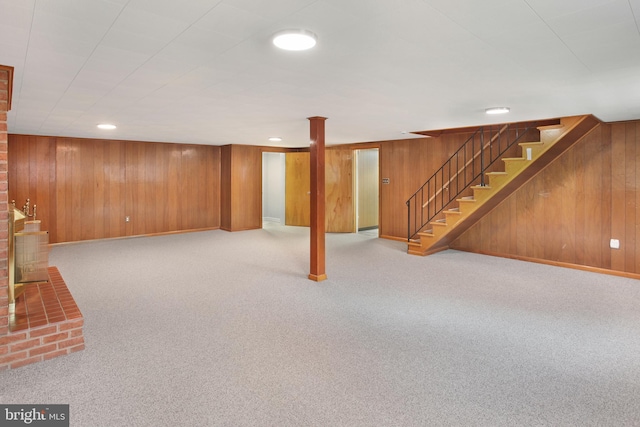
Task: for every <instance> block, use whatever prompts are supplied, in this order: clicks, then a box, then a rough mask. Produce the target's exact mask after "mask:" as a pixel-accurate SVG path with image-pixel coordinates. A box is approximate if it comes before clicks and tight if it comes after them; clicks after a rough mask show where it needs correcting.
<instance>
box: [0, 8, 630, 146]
mask: <svg viewBox="0 0 640 427" xmlns="http://www.w3.org/2000/svg"><path fill="white" fill-rule="evenodd" d="M289 28H303V29H306V30H309V31H312V32H314V33H316V34H317V36H318V44H317V46H316V47H315V48H314V49H313V50H311V51H306V52H286V51H280V50H278V49H276V48H275V47H274V46H273V45H272V44H271V36H272V35H273V34H275V33H276V32H278V31H280V30H283V29H289ZM0 64H3V65H9V66H13V67H15V75H14V79H15V80H14V92H13V109H12V111H10V113H9V116H8V122H9V123H8V126H9V132H10V133H19V134H34V135H55V136H74V137H90V138H107V139H127V140H142V141H159V142H179V143H195V144H211V145H224V144H251V145H273V143H270V142H269V141H268V138H269V137H271V136H280V137H282V138H283V141H282V142H281V143H277V144H278V145H280V146H284V147H300V146H305V145H307V144H308V139H309V125H308V120H307V117H311V116H325V117H328V120H327V122H326V140H327V144H328V145H332V144H344V143H352V142H364V141H378V140H386V139H402V138H407V137H412V135H411V134H406V133H403V132H406V131H409V132H412V131H424V130H434V129H445V128H452V127H466V126H475V125H481V124H487V123H496V122H505V121H520V120H533V119H545V118H552V117H559V116H565V115H576V114H594V115H595V116H597V117H598V118H600V119H601V120H603V121H607V122H612V121H621V120H631V119H640V0H562V1H559V0H483V1H478V0H0ZM494 106H508V107H510V108H511V113H509V114H508V115H507V116H498V117H495V116H487V115H485V114H484V110H485V108H487V107H494ZM98 123H113V124H116V125H117V126H118V128H117V129H116V130H114V131H100V130H98V129H97V128H96V125H97V124H98Z"/></svg>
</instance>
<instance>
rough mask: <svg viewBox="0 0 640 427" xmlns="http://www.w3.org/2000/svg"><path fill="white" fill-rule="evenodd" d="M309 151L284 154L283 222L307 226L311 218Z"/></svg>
mask: <svg viewBox="0 0 640 427" xmlns="http://www.w3.org/2000/svg"><path fill="white" fill-rule="evenodd" d="M310 179H311V173H310V170H309V153H287V154H286V155H285V202H284V203H285V206H284V223H285V224H286V225H297V226H304V227H308V226H309V225H310V222H311V220H310V218H311V207H310V206H311V203H310V195H311V185H310Z"/></svg>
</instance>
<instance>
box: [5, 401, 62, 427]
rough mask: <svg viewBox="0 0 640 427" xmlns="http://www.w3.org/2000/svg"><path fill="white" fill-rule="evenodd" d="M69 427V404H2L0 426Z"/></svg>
mask: <svg viewBox="0 0 640 427" xmlns="http://www.w3.org/2000/svg"><path fill="white" fill-rule="evenodd" d="M5 426H6V427H12V426H37V427H69V405H2V404H0V427H5Z"/></svg>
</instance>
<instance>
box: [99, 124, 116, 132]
mask: <svg viewBox="0 0 640 427" xmlns="http://www.w3.org/2000/svg"><path fill="white" fill-rule="evenodd" d="M115 128H116V125H112V124H110V123H100V124H99V125H98V129H103V130H112V129H115Z"/></svg>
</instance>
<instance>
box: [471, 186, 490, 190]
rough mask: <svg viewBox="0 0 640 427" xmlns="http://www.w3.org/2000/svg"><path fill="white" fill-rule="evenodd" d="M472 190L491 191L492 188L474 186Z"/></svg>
mask: <svg viewBox="0 0 640 427" xmlns="http://www.w3.org/2000/svg"><path fill="white" fill-rule="evenodd" d="M471 188H473V189H477V190H491V187H490V186H488V185H474V186H473V187H471Z"/></svg>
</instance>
